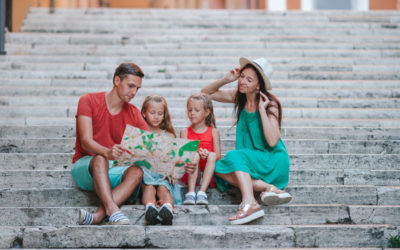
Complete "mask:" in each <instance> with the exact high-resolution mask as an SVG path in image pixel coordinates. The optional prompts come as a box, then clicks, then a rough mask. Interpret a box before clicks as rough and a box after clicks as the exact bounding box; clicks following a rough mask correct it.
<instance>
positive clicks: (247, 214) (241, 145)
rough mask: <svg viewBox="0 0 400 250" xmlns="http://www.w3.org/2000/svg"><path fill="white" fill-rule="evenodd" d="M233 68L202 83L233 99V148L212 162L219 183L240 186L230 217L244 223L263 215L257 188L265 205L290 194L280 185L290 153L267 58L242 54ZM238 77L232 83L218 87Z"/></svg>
mask: <svg viewBox="0 0 400 250" xmlns="http://www.w3.org/2000/svg"><path fill="white" fill-rule="evenodd" d="M239 62H240V69H239V68H236V69H233V70H231V71H229V73H228V74H227V75H226V76H225V77H224V78H223V79H220V80H217V81H215V82H213V83H211V84H209V85H208V86H206V87H204V88H203V89H202V92H203V93H206V94H209V95H210V97H211V98H212V99H213V100H215V101H220V102H230V103H234V104H235V111H236V122H237V123H236V125H237V126H236V149H235V150H232V151H229V152H228V153H227V154H226V156H225V158H224V159H222V160H219V161H218V162H217V164H216V168H215V173H216V175H217V177H220V178H216V183H217V185H218V187H219V188H220V189H221V190H222V191H225V190H226V189H227V188H228V187H229V186H230V185H234V186H237V187H239V189H240V191H241V193H242V202H241V204H240V206H239V209H238V210H237V213H236V214H235V215H233V216H231V217H229V218H228V219H229V221H230V222H231V224H245V223H248V222H250V221H253V220H255V219H257V218H260V217H262V216H264V210H263V209H262V208H261V206H260V205H259V204H258V202H257V201H256V199H255V197H254V191H257V192H261V195H260V197H261V200H262V202H263V203H264V205H278V204H283V203H287V202H289V201H290V200H291V199H292V197H291V196H290V194H289V193H287V192H285V191H283V190H282V189H283V188H284V187H286V185H287V184H288V181H289V156H288V153H287V150H286V147H285V145H284V144H283V142H282V140H281V138H280V126H281V120H282V108H281V105H280V103H279V101H278V99H277V98H276V97H275V96H274V95H272V94H271V93H270V92H268V90H271V89H272V86H271V83H270V81H269V77H270V75H271V74H272V67H271V65H270V64H269V62H268V61H267V60H266V59H265V58H259V59H256V60H254V61H250V60H248V59H246V58H243V57H242V58H240V60H239ZM236 80H238V86H237V88H234V89H223V90H221V89H220V87H222V86H223V85H226V84H228V83H230V82H233V81H236Z"/></svg>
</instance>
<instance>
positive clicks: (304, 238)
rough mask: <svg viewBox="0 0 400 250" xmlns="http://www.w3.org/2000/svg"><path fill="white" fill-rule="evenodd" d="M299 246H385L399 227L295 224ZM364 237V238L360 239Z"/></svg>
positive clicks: (297, 244)
mask: <svg viewBox="0 0 400 250" xmlns="http://www.w3.org/2000/svg"><path fill="white" fill-rule="evenodd" d="M294 230H295V232H296V246H297V247H329V246H335V247H384V246H387V244H388V241H387V239H388V238H389V235H390V234H392V235H396V233H397V232H398V231H397V230H398V229H397V228H396V227H394V226H388V225H346V226H342V225H332V226H306V225H305V226H295V227H294ZM360 239H362V240H360Z"/></svg>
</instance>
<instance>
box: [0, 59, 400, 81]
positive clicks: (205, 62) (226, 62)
mask: <svg viewBox="0 0 400 250" xmlns="http://www.w3.org/2000/svg"><path fill="white" fill-rule="evenodd" d="M240 54H241V53H240ZM258 56H259V55H254V56H252V58H257V57H258ZM134 58H135V63H137V64H139V65H141V66H146V65H148V66H155V65H162V66H164V65H187V64H201V65H208V64H210V62H213V64H224V65H230V66H229V67H228V69H230V68H231V67H235V66H237V65H238V56H237V55H219V56H218V57H215V56H209V55H200V56H190V57H187V56H176V57H172V56H157V55H153V56H151V57H150V56H140V55H135V57H134ZM268 60H269V61H270V62H271V64H273V65H275V64H287V65H291V64H304V65H309V64H311V63H312V64H313V65H317V64H325V65H327V64H340V65H343V66H352V65H378V66H379V65H381V64H384V65H399V64H400V61H399V60H396V58H394V57H393V58H391V57H381V58H376V57H373V58H366V57H364V58H357V57H353V58H350V57H337V56H336V57H335V56H329V57H328V56H325V57H322V58H321V57H319V56H314V57H312V56H307V57H304V56H303V55H299V56H296V55H292V54H290V55H287V56H282V55H268ZM0 61H3V62H7V61H9V62H15V63H26V62H31V63H32V62H34V63H38V64H39V63H50V62H52V63H78V64H79V63H82V62H85V63H86V64H91V63H92V64H98V65H102V64H112V65H113V67H112V68H111V69H107V71H111V70H113V69H114V68H116V67H117V66H118V64H120V63H121V62H129V61H132V57H130V56H127V55H107V56H102V55H69V54H67V55H29V54H27V55H10V53H8V54H7V56H6V57H0ZM174 80H179V79H174ZM380 80H382V79H380Z"/></svg>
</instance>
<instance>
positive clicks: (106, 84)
mask: <svg viewBox="0 0 400 250" xmlns="http://www.w3.org/2000/svg"><path fill="white" fill-rule="evenodd" d="M0 82H1V84H2V85H4V86H11V85H12V86H13V88H21V87H25V88H26V87H28V88H30V87H33V86H34V87H36V88H42V89H47V88H49V87H55V86H56V87H64V88H71V87H82V86H90V87H92V91H95V87H96V88H97V91H100V90H106V89H108V90H109V89H110V88H111V86H112V80H111V79H57V78H52V79H48V78H47V79H15V78H4V79H0ZM209 83H210V81H209V80H200V79H192V80H190V81H187V80H185V79H145V80H144V81H143V85H142V89H147V88H194V89H196V90H197V89H199V88H198V87H199V86H206V85H207V84H209ZM273 84H274V86H273V87H274V89H273V91H274V92H275V90H278V91H279V89H283V88H284V89H286V91H285V92H284V91H282V92H281V93H280V94H282V95H283V96H282V97H285V96H287V94H285V93H286V92H290V89H297V90H296V91H300V92H301V91H304V90H302V89H307V90H309V91H310V90H312V89H318V90H319V91H322V90H321V89H325V90H329V89H336V90H338V89H351V91H354V90H355V89H370V91H374V92H377V93H374V95H373V97H375V98H382V97H384V96H383V94H379V91H380V89H396V88H399V86H400V84H399V81H398V80H324V81H320V80H274V82H273ZM140 95H141V91H140V92H139V96H140ZM139 96H137V97H139ZM137 97H135V98H137ZM280 97H281V96H280ZM291 97H296V96H294V95H292V96H291ZM297 97H301V96H297ZM310 97H314V98H315V97H316V96H310ZM332 97H333V96H332ZM357 97H358V98H362V96H357ZM341 98H343V97H341ZM365 98H366V97H365Z"/></svg>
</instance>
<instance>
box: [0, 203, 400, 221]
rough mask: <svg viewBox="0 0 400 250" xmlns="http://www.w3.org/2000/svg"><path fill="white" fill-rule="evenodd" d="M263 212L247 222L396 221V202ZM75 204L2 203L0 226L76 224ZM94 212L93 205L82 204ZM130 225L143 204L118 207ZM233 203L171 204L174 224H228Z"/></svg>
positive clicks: (139, 216) (139, 217) (139, 218)
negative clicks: (173, 212) (60, 205)
mask: <svg viewBox="0 0 400 250" xmlns="http://www.w3.org/2000/svg"><path fill="white" fill-rule="evenodd" d="M263 208H264V212H265V214H266V215H267V216H265V217H263V218H261V219H259V220H256V221H254V222H252V223H250V224H248V225H285V224H286V225H287V224H293V225H302V224H314V225H318V224H319V225H321V224H325V225H332V224H359V225H363V224H391V225H399V223H400V206H398V205H388V206H359V205H350V206H348V205H335V204H334V205H280V206H269V207H266V206H264V207H263ZM78 209H79V207H34V208H27V207H3V208H0V212H1V214H3V216H2V217H1V218H0V219H1V225H2V226H65V225H76V224H77V222H78ZM86 209H87V210H89V211H90V212H94V211H95V208H94V207H88V208H86ZM121 210H122V212H123V213H124V214H125V215H126V216H128V217H129V218H130V220H131V223H132V224H133V225H140V226H142V225H144V216H143V214H144V208H143V205H126V206H122V207H121ZM236 210H237V205H208V206H184V205H176V206H175V215H174V221H173V225H174V226H191V225H198V226H202V225H209V226H217V225H219V226H221V225H228V224H229V222H228V220H227V216H228V215H230V214H235V212H236Z"/></svg>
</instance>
